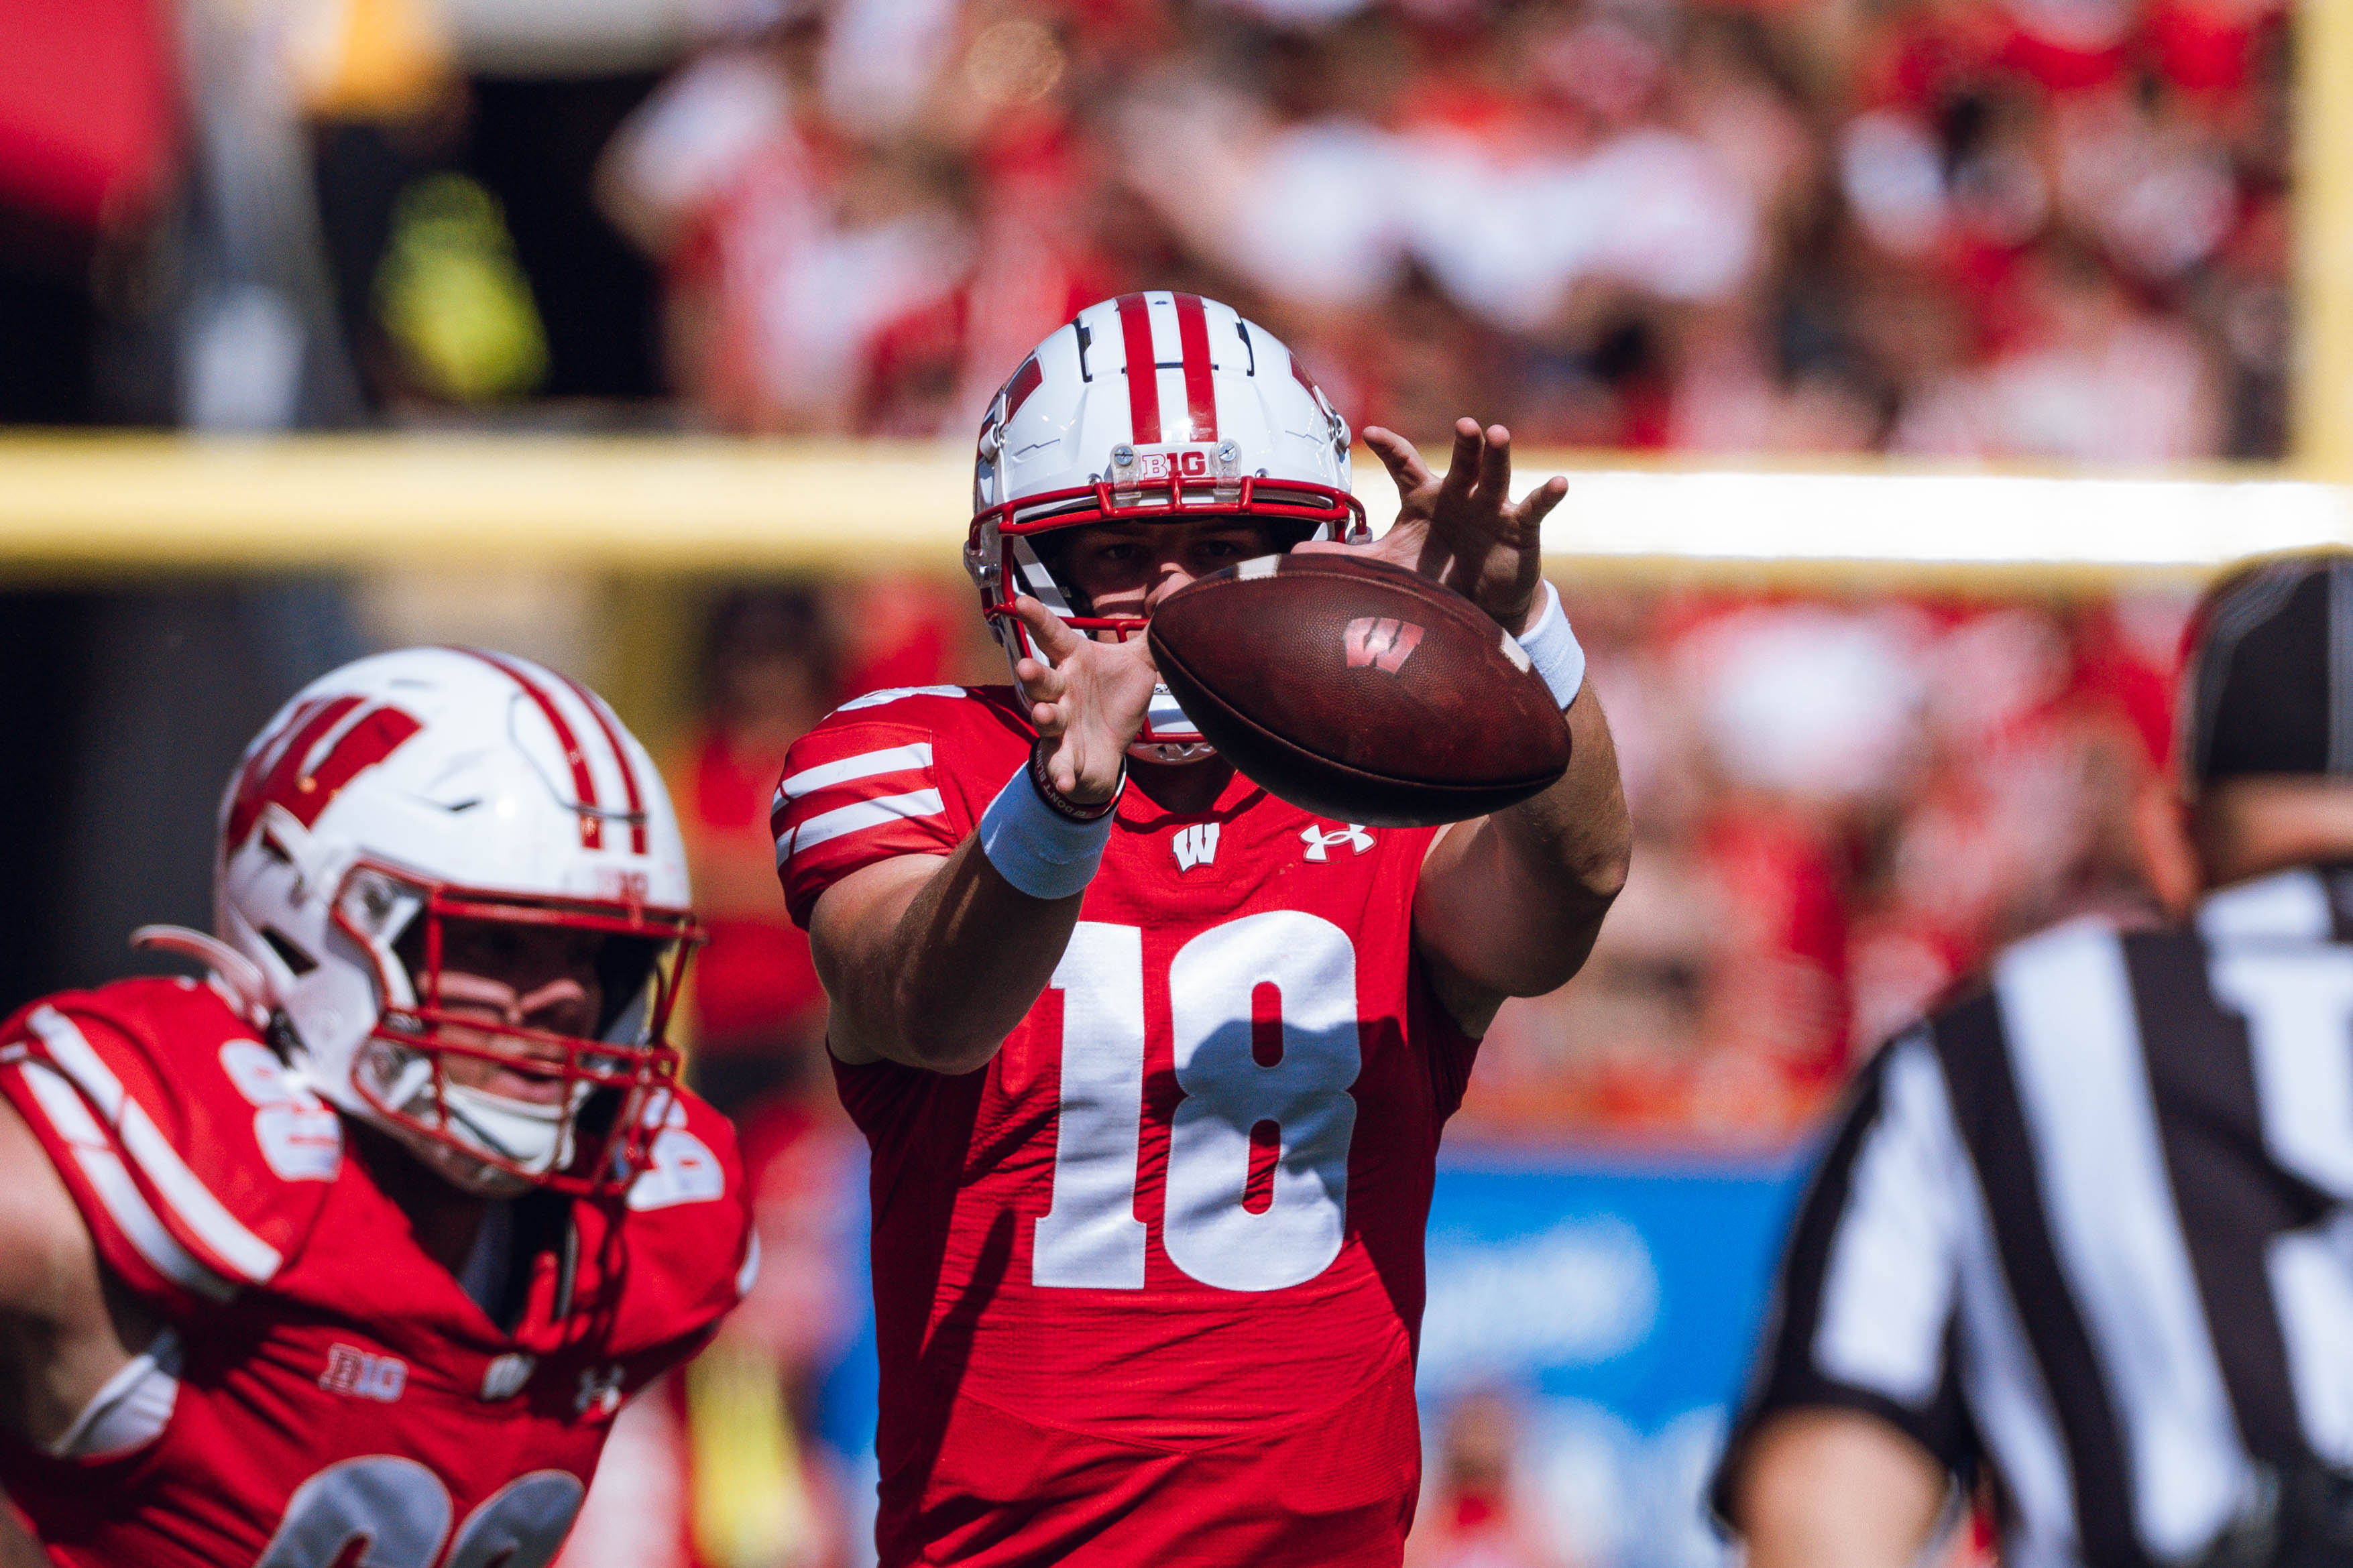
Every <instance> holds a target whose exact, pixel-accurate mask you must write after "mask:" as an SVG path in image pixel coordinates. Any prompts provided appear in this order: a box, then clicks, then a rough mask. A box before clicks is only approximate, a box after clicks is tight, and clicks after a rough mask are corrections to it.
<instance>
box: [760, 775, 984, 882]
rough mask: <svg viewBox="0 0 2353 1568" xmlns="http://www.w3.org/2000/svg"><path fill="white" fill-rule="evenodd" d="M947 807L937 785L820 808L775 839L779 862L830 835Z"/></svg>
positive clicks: (833, 836)
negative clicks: (804, 820) (798, 824)
mask: <svg viewBox="0 0 2353 1568" xmlns="http://www.w3.org/2000/svg"><path fill="white" fill-rule="evenodd" d="M946 809H947V807H946V806H945V805H944V804H943V803H942V802H941V800H940V792H939V791H937V790H935V789H919V790H910V791H909V792H908V793H906V794H905V795H882V796H881V797H879V798H877V799H874V800H861V801H859V802H858V803H856V804H855V805H844V806H837V807H836V808H834V809H833V810H831V811H821V812H819V813H818V814H817V815H816V816H812V817H810V818H809V819H808V820H807V822H804V823H802V824H801V825H800V826H798V827H797V828H794V829H793V830H792V831H791V832H789V833H787V834H786V835H785V836H784V837H782V838H779V839H777V840H776V864H777V865H779V866H781V865H783V864H784V863H785V861H786V860H787V859H789V858H791V857H793V856H795V855H797V854H799V853H800V852H801V851H802V850H804V849H814V848H816V847H818V845H820V844H823V843H825V842H826V841H827V840H828V839H833V838H839V837H841V836H842V835H843V834H845V833H856V832H859V831H860V830H861V829H864V828H869V827H880V826H882V825H883V824H884V823H886V822H895V821H897V820H898V819H900V818H901V817H911V816H938V815H939V814H940V813H942V812H944V811H945V810H946Z"/></svg>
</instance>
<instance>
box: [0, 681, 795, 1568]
mask: <svg viewBox="0 0 2353 1568" xmlns="http://www.w3.org/2000/svg"><path fill="white" fill-rule="evenodd" d="M221 822H222V835H221V844H220V858H219V861H218V864H217V868H216V895H217V896H216V930H217V935H214V936H206V935H203V934H200V933H197V932H194V931H174V930H169V929H153V928H151V930H150V931H148V932H145V933H142V935H143V936H145V937H146V938H147V940H149V941H151V942H155V943H158V944H160V945H164V946H167V947H177V948H180V949H181V950H183V951H185V952H190V953H192V954H194V955H195V956H196V957H198V958H200V959H202V960H203V961H204V962H205V963H207V964H208V965H209V966H210V968H211V970H212V974H211V977H210V979H209V980H208V981H207V982H206V983H204V984H199V983H197V982H195V981H192V980H130V981H122V982H119V983H117V984H111V985H108V986H105V987H102V988H100V989H99V990H97V991H90V992H79V993H70V994H62V995H57V996H51V997H48V998H46V999H44V1000H42V1001H39V1002H37V1003H35V1004H33V1005H30V1006H28V1007H26V1008H25V1009H24V1010H23V1011H21V1012H19V1013H18V1014H17V1015H16V1016H15V1017H13V1018H11V1019H10V1020H8V1021H7V1023H6V1024H5V1026H0V1098H5V1104H0V1170H5V1183H0V1302H5V1314H0V1368H5V1376H0V1481H5V1486H6V1488H7V1492H8V1497H9V1499H10V1500H12V1501H13V1502H14V1504H15V1506H16V1510H17V1513H18V1514H19V1516H20V1517H21V1518H22V1520H23V1521H26V1522H27V1523H29V1525H30V1526H31V1527H32V1530H33V1531H34V1532H35V1534H37V1537H38V1538H39V1540H40V1542H42V1544H43V1545H44V1546H45V1547H46V1548H47V1552H48V1553H49V1558H48V1560H49V1561H53V1562H56V1563H62V1564H73V1565H77V1568H85V1565H86V1568H101V1565H102V1568H227V1565H237V1568H243V1565H245V1564H255V1565H257V1568H355V1565H359V1564H364V1565H365V1568H493V1565H498V1568H543V1565H544V1564H545V1563H547V1562H548V1561H549V1560H550V1559H551V1558H553V1557H554V1554H555V1552H556V1549H557V1548H558V1547H559V1546H560V1545H561V1544H562V1542H563V1540H564V1535H565V1531H566V1530H568V1529H569V1528H570V1526H571V1523H572V1519H573V1516H574V1514H575V1512H576V1511H577V1510H578V1509H579V1506H580V1501H581V1497H582V1494H583V1491H584V1489H586V1486H587V1483H588V1479H589V1477H590V1475H591V1474H592V1473H593V1471H594V1470H595V1468H596V1455H597V1452H598V1450H599V1449H600V1448H601V1447H603V1445H604V1440H605V1435H606V1432H607V1429H608V1427H609V1425H610V1422H611V1419H612V1416H613V1414H614V1412H615V1411H616V1410H617V1408H618V1407H619V1405H620V1404H621V1402H622V1401H623V1400H624V1399H625V1398H627V1397H628V1394H630V1393H631V1392H633V1391H634V1390H636V1389H637V1388H638V1387H639V1386H640V1385H641V1384H644V1383H645V1382H646V1381H647V1380H648V1379H649V1378H650V1377H652V1376H653V1375H654V1374H655V1373H659V1371H660V1370H661V1369H663V1368H664V1367H666V1366H669V1365H670V1364H671V1363H674V1362H676V1361H678V1360H679V1359H680V1358H681V1357H682V1356H684V1355H686V1354H688V1353H689V1352H691V1351H692V1350H693V1349H694V1348H695V1347H696V1346H697V1345H698V1344H699V1343H700V1342H702V1339H703V1338H704V1337H705V1336H706V1335H707V1334H708V1333H709V1331H711V1329H712V1326H713V1325H714V1324H715V1323H716V1321H718V1319H719V1317H720V1316H721V1314H723V1313H724V1312H725V1311H726V1310H728V1308H730V1307H731V1306H733V1304H734V1303H735V1301H736V1300H737V1299H738V1298H739V1297H740V1296H741V1295H742V1293H743V1290H744V1287H745V1286H746V1285H747V1284H748V1282H749V1272H750V1269H751V1268H752V1267H753V1258H751V1257H750V1256H749V1240H748V1236H749V1232H748V1221H747V1215H746V1210H745V1205H744V1194H743V1192H742V1184H741V1181H740V1178H739V1174H738V1172H737V1168H736V1163H735V1152H734V1144H733V1137H732V1135H731V1133H730V1131H729V1129H728V1128H727V1126H726V1124H725V1122H724V1121H722V1120H720V1119H719V1118H718V1117H717V1116H716V1115H714V1114H713V1113H712V1112H711V1111H710V1110H709V1109H708V1108H706V1107H704V1106H702V1105H701V1104H700V1103H698V1102H697V1101H695V1100H693V1099H692V1098H691V1097H690V1096H688V1095H686V1094H684V1093H682V1092H681V1091H680V1090H678V1089H676V1088H675V1087H674V1086H673V1081H672V1080H673V1078H674V1076H675V1068H676V1056H675V1053H674V1052H673V1051H671V1049H670V1047H668V1046H666V1045H665V1044H664V1043H663V1040H662V1029H663V1025H664V1022H665V1019H666V1018H667V1016H668V1014H669V1011H670V1005H671V1004H672V1002H673V1000H674V998H675V995H676V988H677V981H678V976H679V973H680V970H681V965H682V963H683V961H684V958H685V952H686V949H687V947H688V946H689V945H690V943H691V941H692V940H693V929H692V920H691V916H690V915H689V914H688V913H687V911H686V908H685V905H686V893H687V889H686V877H685V871H684V855H683V851H682V849H681V845H680V841H679V837H678V829H677V825H676V823H675V821H674V820H673V818H672V816H671V815H670V804H669V801H668V800H667V798H666V797H665V796H664V795H663V793H662V786H661V782H660V780H659V777H658V776H657V775H656V773H655V772H654V770H653V768H652V766H651V765H650V764H649V762H648V760H647V758H646V755H645V752H643V750H642V749H640V748H639V747H638V743H637V742H636V741H635V740H634V739H633V738H631V737H630V736H629V735H628V733H627V732H626V731H624V730H622V728H621V727H620V724H619V722H618V721H617V720H615V719H614V718H613V716H612V713H611V710H608V709H607V708H606V707H605V706H604V704H603V703H602V702H601V701H599V700H597V699H596V698H595V697H594V696H592V695H591V694H589V693H588V692H587V691H586V689H583V688H581V687H578V686H576V685H575V684H573V683H572V682H570V681H567V680H565V679H564V678H562V677H560V676H557V675H554V674H553V673H551V672H550V671H548V670H545V669H543V668H540V667H538V666H536V665H533V664H530V663H528V662H526V661H524V660H522V659H516V658H506V657H504V656H500V655H491V654H478V653H470V652H461V651H459V650H456V649H448V648H419V649H410V650H406V651H404V652H399V653H392V654H383V655H379V656H376V657H375V658H367V659H363V660H361V661H359V662H358V663H356V664H353V665H349V666H346V667H345V668H342V669H339V670H337V671H335V672H334V673H332V674H331V675H328V676H326V677H324V678H322V679H320V680H319V681H317V682H315V683H313V684H312V685H311V687H310V688H308V689H306V690H304V691H303V692H302V693H301V694H300V695H299V696H298V697H297V698H296V699H295V700H294V701H293V702H291V703H290V704H289V705H288V706H287V708H286V709H285V710H283V711H281V712H280V714H279V715H278V717H277V718H276V719H274V720H273V721H271V722H270V725H269V728H268V729H267V730H265V731H263V732H262V735H261V737H260V738H259V740H257V741H256V742H254V745H253V747H252V749H251V750H250V751H248V753H247V756H246V761H245V764H244V766H243V767H242V768H241V770H240V771H239V773H238V775H237V778H236V779H235V780H234V781H232V783H231V784H230V787H229V790H228V793H227V797H226V798H225V799H224V801H223V803H222V817H221ZM11 1533H13V1531H12V1532H11ZM19 1545H20V1548H21V1546H22V1543H21V1542H19Z"/></svg>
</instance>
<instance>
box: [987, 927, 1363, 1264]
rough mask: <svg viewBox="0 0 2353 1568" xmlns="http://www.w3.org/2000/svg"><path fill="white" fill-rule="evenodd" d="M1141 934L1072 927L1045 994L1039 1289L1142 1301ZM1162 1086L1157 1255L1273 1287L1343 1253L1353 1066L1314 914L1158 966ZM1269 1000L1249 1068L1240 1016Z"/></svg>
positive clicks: (1336, 961)
mask: <svg viewBox="0 0 2353 1568" xmlns="http://www.w3.org/2000/svg"><path fill="white" fill-rule="evenodd" d="M1143 952H1144V933H1143V932H1142V931H1141V930H1139V929H1138V928H1136V927H1134V926H1120V925H1106V924H1101V923H1098V922H1094V921H1081V922H1080V923H1079V925H1078V927H1077V929H1076V930H1075V931H1072V932H1071V945H1070V947H1069V948H1068V949H1067V950H1066V951H1065V952H1064V953H1063V955H1062V962H1061V963H1060V965H1059V966H1058V967H1057V968H1056V969H1055V971H1054V977H1053V979H1052V980H1051V981H1050V986H1051V988H1052V989H1054V990H1057V991H1060V993H1061V994H1062V1009H1063V1010H1062V1051H1061V1063H1062V1089H1061V1117H1060V1124H1059V1125H1058V1127H1057V1130H1056V1133H1055V1141H1054V1197H1053V1206H1052V1208H1051V1209H1050V1211H1049V1212H1048V1213H1047V1215H1046V1216H1045V1217H1044V1218H1043V1219H1040V1220H1039V1222H1038V1224H1037V1229H1036V1231H1035V1234H1034V1238H1033V1239H1034V1248H1033V1257H1032V1261H1031V1265H1030V1278H1031V1279H1032V1280H1033V1282H1035V1283H1036V1284H1039V1285H1042V1286H1063V1287H1092V1288H1094V1289H1128V1290H1134V1289H1141V1288H1142V1287H1143V1285H1144V1250H1145V1248H1144V1242H1145V1228H1144V1225H1143V1222H1142V1221H1140V1220H1138V1219H1137V1218H1136V1217H1135V1188H1136V1180H1137V1173H1136V1163H1137V1146H1138V1139H1139V1125H1140V1122H1141V1120H1142V1114H1143V1104H1144V959H1143ZM1168 992H1169V1004H1170V1016H1171V1022H1172V1023H1173V1025H1174V1026H1175V1031H1176V1037H1175V1039H1176V1081H1177V1083H1178V1085H1179V1086H1180V1087H1181V1088H1182V1089H1184V1090H1185V1096H1186V1098H1185V1099H1184V1100H1182V1101H1180V1102H1179V1103H1178V1105H1177V1107H1176V1116H1175V1120H1174V1121H1173V1123H1172V1125H1171V1127H1170V1130H1169V1147H1168V1178H1167V1192H1166V1220H1165V1223H1164V1225H1163V1229H1162V1237H1161V1239H1162V1244H1163V1245H1164V1246H1165V1247H1166V1249H1167V1252H1168V1257H1169V1260H1170V1261H1171V1262H1173V1263H1175V1264H1176V1267H1177V1268H1181V1269H1183V1270H1184V1271H1185V1272H1186V1273H1187V1274H1189V1275H1191V1276H1192V1277H1193V1278H1194V1279H1198V1280H1199V1281H1201V1282H1202V1283H1203V1284H1205V1285H1211V1286H1215V1287H1217V1288H1219V1289H1226V1290H1279V1289H1283V1288H1284V1287H1286V1286H1290V1285H1297V1284H1301V1283H1303V1282H1304V1281H1306V1280H1309V1279H1314V1278H1315V1276H1317V1275H1318V1274H1321V1273H1322V1272H1323V1271H1324V1269H1326V1268H1330V1267H1331V1264H1332V1260H1333V1259H1334V1258H1337V1257H1338V1256H1339V1255H1340V1239H1341V1236H1342V1233H1343V1231H1344V1230H1345V1224H1346V1220H1347V1211H1348V1147H1349V1143H1350V1142H1351V1140H1352V1139H1353V1137H1354V1135H1355V1131H1356V1100H1355V1098H1354V1097H1353V1096H1351V1095H1350V1094H1349V1092H1348V1090H1349V1088H1350V1087H1351V1086H1352V1085H1354V1084H1355V1082H1356V1073H1357V1070H1358V1068H1359V1067H1360V1065H1361V1057H1360V1053H1359V1049H1358V1045H1357V1024H1356V946H1355V944H1354V943H1353V942H1350V941H1349V938H1348V934H1347V932H1345V931H1342V930H1341V929H1340V928H1339V927H1338V926H1336V925H1334V924H1333V923H1332V922H1331V921H1327V920H1324V919H1322V918H1321V917H1319V916H1316V915H1311V914H1307V913H1304V912H1303V911H1300V910H1269V911H1266V912H1264V913H1261V914H1255V915H1247V916H1244V917H1243V918H1242V919H1240V920H1238V921H1229V922H1228V923H1226V924H1224V925H1221V926H1215V927H1212V928H1211V929H1210V930H1208V931H1203V932H1202V933H1201V934H1200V935H1198V936H1197V937H1195V938H1193V939H1192V940H1191V941H1190V942H1187V943H1186V944H1185V945H1184V946H1183V947H1181V948H1179V949H1178V950H1177V952H1176V957H1175V958H1174V959H1172V960H1171V961H1170V963H1169V966H1168ZM1262 993H1271V999H1272V1001H1273V1002H1274V1004H1275V1007H1276V1010H1277V1012H1278V1014H1279V1016H1280V1019H1281V1024H1280V1029H1281V1039H1282V1053H1281V1055H1280V1056H1279V1057H1278V1058H1276V1059H1275V1060H1274V1061H1273V1062H1271V1064H1269V1065H1266V1066H1261V1065H1260V1063H1259V1061H1258V1059H1257V1056H1256V1054H1255V1051H1254V1047H1253V1043H1252V1032H1253V1026H1252V1024H1251V1016H1252V1013H1253V1011H1254V1010H1255V1008H1256V1007H1257V1005H1258V1001H1259V998H1260V997H1261V994H1262ZM1254 1136H1255V1137H1256V1138H1258V1139H1260V1140H1261V1141H1264V1142H1270V1143H1271V1145H1272V1146H1273V1151H1274V1159H1273V1172H1272V1177H1273V1179H1272V1183H1271V1190H1270V1192H1269V1194H1268V1201H1267V1202H1266V1204H1265V1206H1264V1207H1263V1208H1262V1209H1261V1210H1259V1211H1257V1212H1253V1211H1252V1210H1251V1208H1250V1193H1249V1186H1250V1165H1251V1145H1252V1142H1253V1138H1254Z"/></svg>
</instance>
